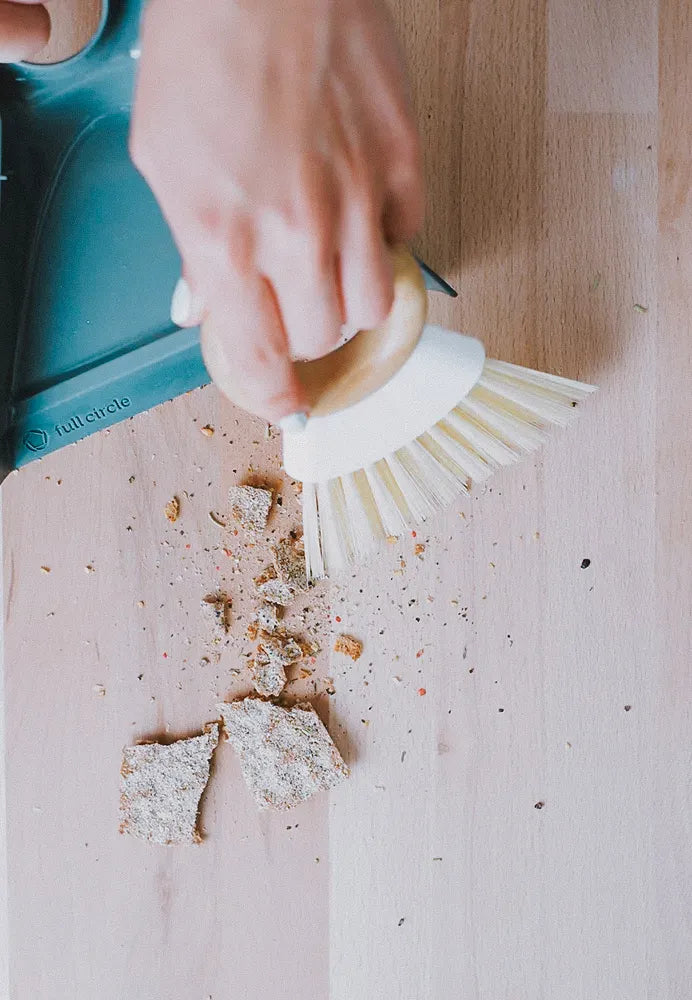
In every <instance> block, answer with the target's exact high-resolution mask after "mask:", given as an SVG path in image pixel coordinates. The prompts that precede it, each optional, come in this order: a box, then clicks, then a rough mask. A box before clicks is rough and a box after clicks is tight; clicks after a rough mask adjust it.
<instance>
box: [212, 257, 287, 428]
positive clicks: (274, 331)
mask: <svg viewBox="0 0 692 1000" xmlns="http://www.w3.org/2000/svg"><path fill="white" fill-rule="evenodd" d="M208 304H209V312H208V314H207V316H206V318H205V319H204V321H203V322H202V327H201V344H202V354H203V357H204V362H205V364H206V366H207V369H208V370H209V374H210V375H211V377H212V378H213V380H214V382H216V384H217V385H218V387H219V388H220V389H221V391H222V392H223V393H224V394H225V395H226V396H227V397H228V398H229V399H230V400H231V401H232V402H233V403H236V404H237V405H238V406H242V407H243V409H245V410H248V411H249V412H251V413H255V414H257V415H258V416H261V417H264V419H265V420H269V421H271V422H272V423H277V422H278V421H279V420H280V419H281V418H282V417H285V416H288V415H289V414H292V413H299V412H304V411H305V408H306V405H307V404H306V399H305V396H304V392H303V389H302V387H301V385H300V382H299V381H298V378H297V376H296V374H295V372H294V370H293V363H292V361H291V357H290V354H289V345H288V339H287V337H286V332H285V330H284V328H283V324H282V322H281V317H280V314H279V308H278V305H277V302H276V298H275V296H274V293H273V290H272V288H271V286H270V285H269V282H268V281H267V280H266V279H265V278H264V277H263V276H262V275H260V274H259V273H257V272H254V273H246V274H243V275H242V276H239V275H237V274H231V275H229V276H228V277H227V279H226V280H225V281H224V282H223V288H222V289H217V290H215V291H212V292H211V294H210V295H209V296H208Z"/></svg>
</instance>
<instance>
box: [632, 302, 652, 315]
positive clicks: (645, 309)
mask: <svg viewBox="0 0 692 1000" xmlns="http://www.w3.org/2000/svg"><path fill="white" fill-rule="evenodd" d="M634 310H635V312H638V313H648V311H649V308H648V306H643V305H642V304H641V303H640V302H635V303H634Z"/></svg>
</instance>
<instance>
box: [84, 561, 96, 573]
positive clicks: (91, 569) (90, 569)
mask: <svg viewBox="0 0 692 1000" xmlns="http://www.w3.org/2000/svg"><path fill="white" fill-rule="evenodd" d="M84 572H85V573H93V572H94V567H93V566H92V565H91V563H87V565H86V566H85V567H84Z"/></svg>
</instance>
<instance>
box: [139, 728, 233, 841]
mask: <svg viewBox="0 0 692 1000" xmlns="http://www.w3.org/2000/svg"><path fill="white" fill-rule="evenodd" d="M218 742H219V727H218V724H216V723H215V724H213V725H211V726H209V727H207V729H206V730H205V732H204V733H203V734H202V735H201V736H193V737H191V738H190V739H184V740H177V741H176V742H175V743H171V744H168V745H164V744H162V743H144V744H140V745H138V746H132V747H126V748H125V750H124V751H123V762H122V767H121V769H120V775H121V779H120V815H121V823H120V832H121V833H127V834H129V835H130V836H132V837H138V838H139V839H140V840H146V841H148V842H149V843H151V844H195V843H199V842H200V840H201V837H200V835H199V833H198V831H197V811H198V809H199V800H200V798H201V796H202V792H203V791H204V789H205V787H206V784H207V782H208V781H209V767H210V763H211V757H212V754H213V753H214V750H215V748H216V746H217V744H218Z"/></svg>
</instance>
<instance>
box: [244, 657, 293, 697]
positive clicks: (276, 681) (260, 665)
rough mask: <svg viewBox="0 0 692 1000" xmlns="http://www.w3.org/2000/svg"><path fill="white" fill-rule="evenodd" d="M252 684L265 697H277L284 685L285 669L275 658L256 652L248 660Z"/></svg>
mask: <svg viewBox="0 0 692 1000" xmlns="http://www.w3.org/2000/svg"><path fill="white" fill-rule="evenodd" d="M250 671H251V673H252V686H253V687H254V689H255V691H257V693H258V694H261V695H263V696H264V697H265V698H277V697H278V696H279V695H280V694H281V692H282V691H283V689H284V688H285V687H286V670H285V669H284V667H283V664H281V663H280V662H279V661H277V660H270V659H269V658H268V657H267V656H261V655H260V654H257V655H256V656H255V658H254V659H253V660H250Z"/></svg>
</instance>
